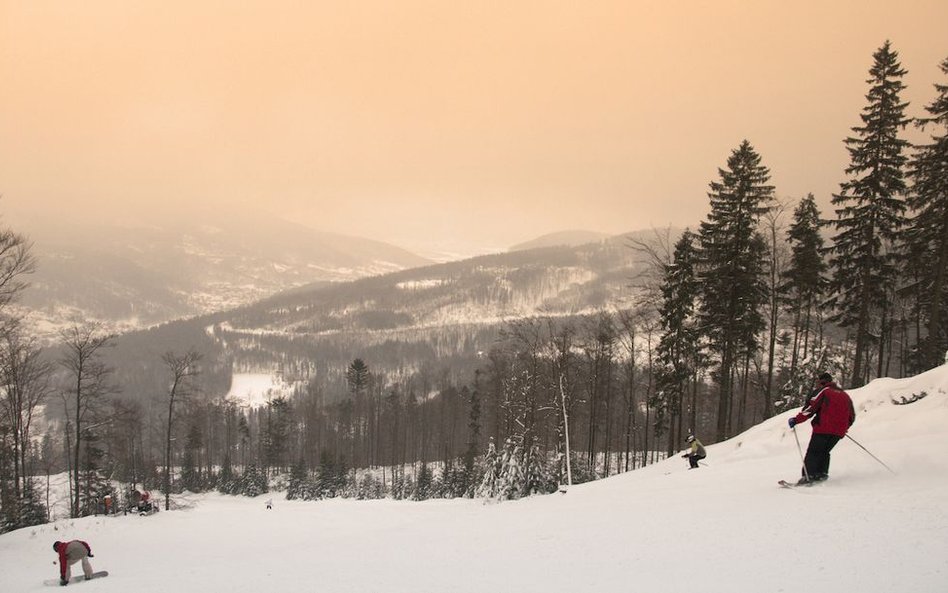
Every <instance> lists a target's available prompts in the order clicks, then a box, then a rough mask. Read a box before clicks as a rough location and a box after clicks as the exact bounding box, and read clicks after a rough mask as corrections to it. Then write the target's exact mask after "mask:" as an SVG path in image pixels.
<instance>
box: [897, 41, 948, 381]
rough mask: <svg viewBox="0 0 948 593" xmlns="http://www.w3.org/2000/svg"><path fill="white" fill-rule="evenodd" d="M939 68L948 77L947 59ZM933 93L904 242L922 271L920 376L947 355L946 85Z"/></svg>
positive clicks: (913, 171)
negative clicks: (930, 128) (928, 133)
mask: <svg viewBox="0 0 948 593" xmlns="http://www.w3.org/2000/svg"><path fill="white" fill-rule="evenodd" d="M940 67H941V71H942V73H943V74H946V75H948V59H945V60H944V61H943V62H942V63H941V65H940ZM935 90H936V91H938V96H937V97H936V98H935V100H934V101H933V102H932V103H931V104H930V105H928V106H926V107H925V110H926V111H927V112H928V113H929V114H930V117H927V118H920V119H918V120H916V125H918V126H919V127H922V128H924V127H927V126H929V125H931V126H933V127H934V128H935V131H934V133H933V134H932V135H931V142H930V143H929V144H924V145H921V146H917V147H916V148H917V151H916V153H915V155H914V157H913V159H912V162H911V164H910V168H909V176H910V178H911V181H912V187H911V191H910V193H909V198H908V201H907V202H908V207H909V208H911V209H912V211H913V218H912V219H911V221H910V223H909V229H908V232H907V233H906V238H907V242H908V248H909V250H910V251H911V252H912V253H913V254H915V257H912V258H910V259H911V260H912V261H915V262H917V265H918V281H917V282H916V283H915V284H914V285H912V286H910V287H909V288H910V289H911V291H912V293H913V294H914V295H916V298H917V306H918V308H919V315H920V317H921V319H922V323H923V324H924V326H925V333H926V335H925V336H924V337H920V338H919V341H918V345H917V348H916V350H917V352H916V359H917V367H918V370H926V369H929V368H932V367H934V366H937V365H938V364H940V363H941V362H942V360H943V357H944V355H945V351H946V350H948V310H946V309H948V295H946V294H945V293H946V292H948V277H946V276H948V85H946V84H935Z"/></svg>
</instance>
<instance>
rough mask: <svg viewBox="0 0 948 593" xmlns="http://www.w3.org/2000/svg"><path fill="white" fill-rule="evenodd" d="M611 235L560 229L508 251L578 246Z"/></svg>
mask: <svg viewBox="0 0 948 593" xmlns="http://www.w3.org/2000/svg"><path fill="white" fill-rule="evenodd" d="M610 236H611V235H608V234H606V233H599V232H596V231H583V230H570V231H559V232H556V233H548V234H546V235H541V236H539V237H537V238H536V239H532V240H530V241H525V242H523V243H518V244H517V245H513V246H512V247H510V248H509V249H508V251H523V250H525V249H537V248H540V247H557V246H561V245H565V246H567V247H577V246H579V245H583V244H585V243H594V242H596V241H603V240H605V239H607V238H609V237H610Z"/></svg>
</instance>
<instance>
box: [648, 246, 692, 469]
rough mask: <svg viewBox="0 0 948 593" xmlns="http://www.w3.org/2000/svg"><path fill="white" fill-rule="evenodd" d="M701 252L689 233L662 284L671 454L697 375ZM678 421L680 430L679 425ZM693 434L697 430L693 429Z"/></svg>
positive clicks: (664, 401)
mask: <svg viewBox="0 0 948 593" xmlns="http://www.w3.org/2000/svg"><path fill="white" fill-rule="evenodd" d="M696 260H697V252H696V250H695V236H694V234H693V233H692V232H691V231H689V230H685V232H684V233H683V234H682V235H681V238H680V239H678V242H677V243H676V244H675V253H674V256H673V260H672V263H670V264H668V265H666V266H665V277H664V279H663V281H662V287H661V291H662V305H661V308H660V310H659V323H661V326H662V331H663V333H662V338H661V340H659V343H658V348H657V352H656V353H657V356H658V362H659V371H658V377H657V378H656V383H657V385H656V388H657V391H658V393H659V394H661V395H660V398H659V399H660V405H661V406H662V407H664V408H665V409H667V410H668V413H669V416H670V422H671V424H672V428H673V430H670V431H669V442H668V448H669V452H671V449H672V447H673V445H674V442H675V441H674V439H675V438H676V437H680V435H681V434H682V430H681V429H682V427H681V419H682V409H683V408H684V406H683V403H684V398H685V392H686V391H687V386H688V379H689V378H690V377H691V376H692V374H693V373H694V371H695V364H696V363H695V355H696V351H697V346H698V336H697V331H696V329H695V325H696V321H695V302H696V300H697V298H698V279H697V277H696V276H695V265H696ZM676 420H677V426H676V425H675V423H676ZM689 429H690V430H691V431H692V432H693V431H694V430H695V427H694V426H693V425H692V426H689Z"/></svg>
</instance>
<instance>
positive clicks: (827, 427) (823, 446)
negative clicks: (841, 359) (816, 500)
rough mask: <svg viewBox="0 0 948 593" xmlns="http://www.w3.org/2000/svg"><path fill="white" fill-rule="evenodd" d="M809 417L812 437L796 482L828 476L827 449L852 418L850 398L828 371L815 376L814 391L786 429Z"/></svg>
mask: <svg viewBox="0 0 948 593" xmlns="http://www.w3.org/2000/svg"><path fill="white" fill-rule="evenodd" d="M810 418H812V419H813V423H812V425H813V436H811V437H810V444H809V446H807V448H806V457H805V458H804V459H803V477H802V478H800V481H799V482H797V483H798V484H807V483H813V482H820V481H823V480H825V479H826V478H828V477H829V465H830V451H832V450H833V447H835V446H836V443H838V442H839V440H840V439H841V438H843V437H844V436H846V432H847V431H848V430H849V427H850V426H852V425H853V422H855V421H856V411H855V409H853V400H851V399H850V398H849V394H847V393H846V392H845V391H843V390H842V389H840V388H839V386H838V385H837V384H836V383H834V382H833V377H832V376H831V375H830V374H829V373H822V374H821V375H820V376H819V378H817V380H816V389H815V390H814V394H813V395H812V396H811V397H810V398H809V399H808V400H807V402H806V405H805V406H803V409H802V410H800V413H799V414H797V415H796V416H794V417H793V418H791V419H790V421H789V424H790V428H791V429H792V428H793V427H795V426H796V425H797V424H799V423H801V422H806V421H807V420H809V419H810Z"/></svg>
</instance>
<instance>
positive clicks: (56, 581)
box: [43, 570, 109, 586]
mask: <svg viewBox="0 0 948 593" xmlns="http://www.w3.org/2000/svg"><path fill="white" fill-rule="evenodd" d="M107 576H109V571H107V570H100V571H99V572H94V573H92V577H91V578H93V579H98V578H101V577H107ZM88 580H89V579H87V578H86V577H85V575H79V576H74V577H72V578H71V579H69V584H70V585H71V584H73V583H81V582H82V581H88ZM43 584H44V585H51V586H52V585H59V579H47V580H45V581H43Z"/></svg>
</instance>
